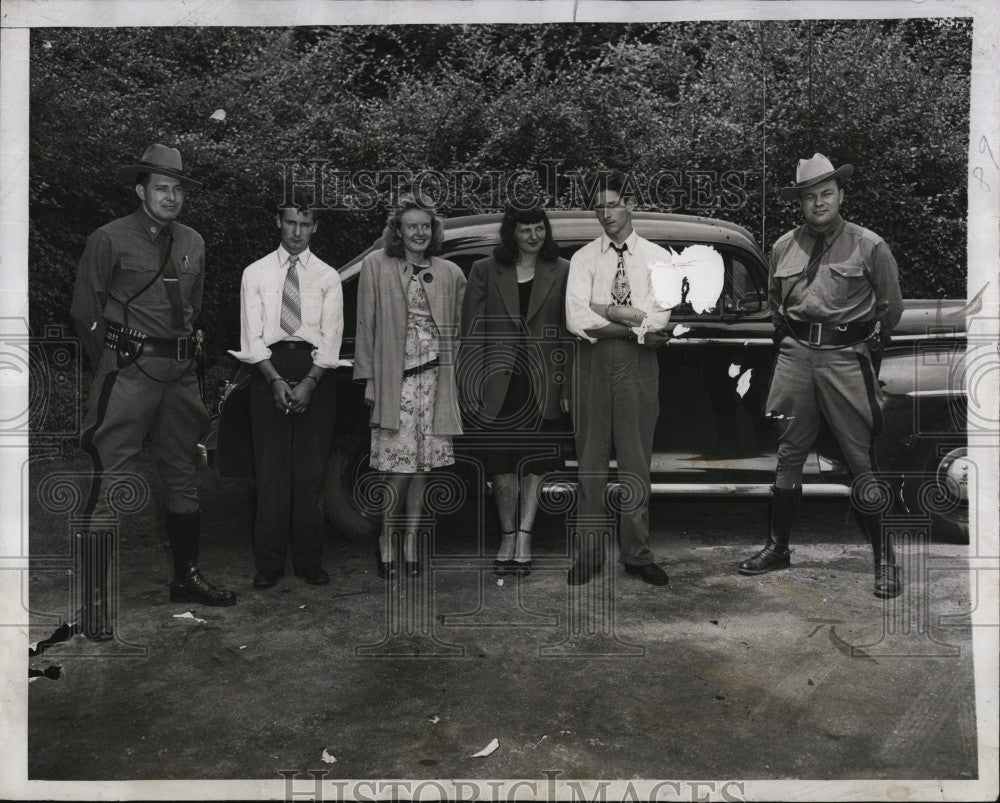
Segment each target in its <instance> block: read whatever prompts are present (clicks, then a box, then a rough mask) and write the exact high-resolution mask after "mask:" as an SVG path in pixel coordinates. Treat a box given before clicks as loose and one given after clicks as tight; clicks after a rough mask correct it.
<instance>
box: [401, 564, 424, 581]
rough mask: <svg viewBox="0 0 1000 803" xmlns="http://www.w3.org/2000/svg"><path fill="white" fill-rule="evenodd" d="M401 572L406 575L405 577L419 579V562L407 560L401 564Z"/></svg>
mask: <svg viewBox="0 0 1000 803" xmlns="http://www.w3.org/2000/svg"><path fill="white" fill-rule="evenodd" d="M403 571H404V572H405V573H406V576H407V577H412V578H417V577H420V571H421V570H420V561H418V560H407V561H404V562H403Z"/></svg>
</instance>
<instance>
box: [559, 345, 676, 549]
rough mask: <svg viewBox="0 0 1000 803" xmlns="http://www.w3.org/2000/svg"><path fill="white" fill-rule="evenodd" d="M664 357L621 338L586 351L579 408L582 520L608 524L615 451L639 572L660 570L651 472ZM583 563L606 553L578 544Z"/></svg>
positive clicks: (624, 533) (626, 545)
mask: <svg viewBox="0 0 1000 803" xmlns="http://www.w3.org/2000/svg"><path fill="white" fill-rule="evenodd" d="M659 375H660V371H659V365H658V363H657V361H656V352H655V351H654V350H653V349H648V348H646V347H644V346H640V345H638V344H637V343H633V342H631V341H628V340H623V339H620V338H607V339H604V340H598V341H597V342H596V343H586V342H584V343H581V344H580V347H579V352H578V356H577V377H578V378H577V381H578V383H579V384H578V386H577V388H576V390H577V392H576V400H575V402H574V404H573V411H574V425H575V428H576V452H577V458H578V461H579V470H578V474H579V483H578V488H579V496H578V500H577V507H576V513H577V519H578V523H579V524H580V525H581V529H583V525H584V523H585V521H587V520H589V521H594V520H595V519H597V520H599V519H601V518H606V517H607V516H608V512H607V510H606V507H605V495H606V489H607V482H608V460H609V459H610V458H611V450H612V447H613V448H614V454H615V458H616V460H617V461H618V477H619V481H620V482H621V483H622V484H623V486H624V490H623V493H622V495H621V497H620V504H619V507H620V512H621V533H620V544H621V560H622V562H623V563H625V564H628V565H631V566H639V565H642V564H646V563H652V562H653V552H652V550H651V549H650V548H649V464H650V461H651V460H652V456H653V431H654V429H655V428H656V419H657V418H658V417H659V412H660V407H659V401H658V399H659ZM575 549H576V551H577V554H578V555H579V556H580V557H587V558H590V559H594V558H599V557H600V556H598V555H597V554H595V552H596V550H598V549H599V545H598V544H596V543H594V542H593V541H592V540H588V539H584V538H578V542H577V544H576V545H575Z"/></svg>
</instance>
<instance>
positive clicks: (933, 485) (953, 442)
mask: <svg viewBox="0 0 1000 803" xmlns="http://www.w3.org/2000/svg"><path fill="white" fill-rule="evenodd" d="M968 473H969V463H968V442H967V439H966V438H965V436H964V435H959V434H951V435H941V436H937V437H927V438H920V440H919V442H918V443H917V445H916V448H914V450H913V453H912V455H911V459H910V461H909V470H908V471H907V472H906V473H904V475H903V478H902V480H901V482H900V497H901V501H902V506H903V509H904V510H905V511H906V512H909V513H916V514H926V515H927V516H929V517H930V520H931V538H932V539H934V540H935V541H943V542H947V543H953V544H967V543H969V495H968V490H967V488H968Z"/></svg>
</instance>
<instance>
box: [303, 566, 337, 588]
mask: <svg viewBox="0 0 1000 803" xmlns="http://www.w3.org/2000/svg"><path fill="white" fill-rule="evenodd" d="M295 576H296V577H301V578H302V579H303V580H305V581H306V582H307V583H309V585H311V586H325V585H326V584H327V583H329V582H330V575H328V574H327V573H326V570H325V569H324V568H323V567H322V566H310V567H309V568H308V569H296V570H295Z"/></svg>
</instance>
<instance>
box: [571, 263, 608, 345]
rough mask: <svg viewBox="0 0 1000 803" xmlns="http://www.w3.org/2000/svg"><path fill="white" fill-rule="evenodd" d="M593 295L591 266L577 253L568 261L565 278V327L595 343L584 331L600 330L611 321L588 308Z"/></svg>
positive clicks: (595, 340)
mask: <svg viewBox="0 0 1000 803" xmlns="http://www.w3.org/2000/svg"><path fill="white" fill-rule="evenodd" d="M581 250H582V249H581ZM593 294H594V268H593V265H591V264H588V261H587V259H586V255H585V254H583V255H581V252H580V251H577V252H576V253H575V254H574V255H573V258H572V259H571V260H570V263H569V275H568V276H567V278H566V327H567V328H568V329H569V331H570V332H572V333H573V334H574V335H576V336H577V337H582V338H583V339H584V340H587V341H589V342H591V343H596V342H597V338H594V337H591V336H590V335H588V334H587V331H586V330H588V329H600V328H601V327H603V326H607V325H608V324H609V323H611V321H609V320H608V319H607V318H604V317H602V316H600V315H598V314H597V313H596V312H594V311H593V310H592V309H591V308H590V301H591V298H592V297H593Z"/></svg>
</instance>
